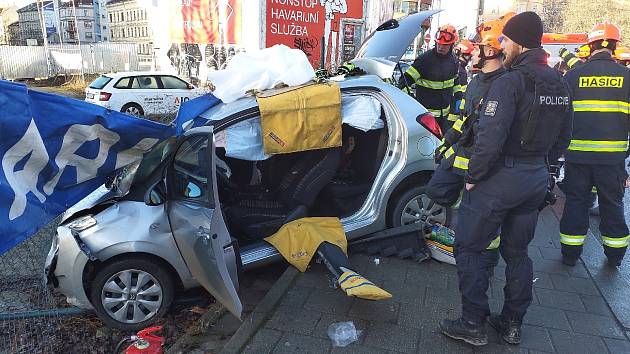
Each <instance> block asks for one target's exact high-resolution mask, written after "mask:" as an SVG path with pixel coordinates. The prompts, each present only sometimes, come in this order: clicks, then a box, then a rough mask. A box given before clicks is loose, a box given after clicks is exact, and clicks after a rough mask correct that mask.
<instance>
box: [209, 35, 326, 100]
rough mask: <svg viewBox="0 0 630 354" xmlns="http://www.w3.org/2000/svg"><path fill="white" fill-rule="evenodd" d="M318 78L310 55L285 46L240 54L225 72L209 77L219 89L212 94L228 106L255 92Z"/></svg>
mask: <svg viewBox="0 0 630 354" xmlns="http://www.w3.org/2000/svg"><path fill="white" fill-rule="evenodd" d="M314 78H315V71H314V70H313V67H312V66H311V64H310V63H309V62H308V58H307V57H306V54H304V52H302V51H301V50H299V49H291V48H289V47H287V46H285V45H281V44H278V45H274V46H273V47H271V48H265V49H262V50H259V51H256V52H251V53H240V54H237V55H236V56H234V58H232V60H231V61H230V63H229V64H228V65H227V68H226V69H225V70H219V71H213V72H210V73H209V74H208V81H210V82H212V84H213V85H214V86H215V87H216V89H215V90H214V91H213V92H212V94H213V95H215V96H216V97H218V98H219V99H221V101H223V102H224V103H230V102H234V101H236V100H237V99H239V98H241V97H245V95H246V94H247V92H249V91H252V90H256V91H262V90H268V89H271V88H274V87H276V86H278V85H280V84H285V85H288V86H297V85H302V84H305V83H307V82H309V81H311V80H312V79H314Z"/></svg>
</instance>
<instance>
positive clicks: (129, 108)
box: [120, 103, 144, 117]
mask: <svg viewBox="0 0 630 354" xmlns="http://www.w3.org/2000/svg"><path fill="white" fill-rule="evenodd" d="M120 111H121V112H122V113H127V114H129V115H132V116H135V117H140V116H142V115H144V110H143V109H142V107H140V105H139V104H137V103H127V104H125V105H124V106H122V108H121V109H120Z"/></svg>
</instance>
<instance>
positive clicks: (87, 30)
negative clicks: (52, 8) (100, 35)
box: [58, 0, 96, 44]
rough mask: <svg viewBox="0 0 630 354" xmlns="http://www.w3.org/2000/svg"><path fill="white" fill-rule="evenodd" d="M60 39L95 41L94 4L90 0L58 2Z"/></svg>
mask: <svg viewBox="0 0 630 354" xmlns="http://www.w3.org/2000/svg"><path fill="white" fill-rule="evenodd" d="M58 16H59V25H60V32H61V39H62V41H63V42H64V43H70V44H75V43H79V42H80V43H94V42H96V35H95V32H96V28H95V27H96V25H95V20H94V4H93V2H92V0H74V4H73V2H72V1H69V2H63V1H60V2H59V7H58Z"/></svg>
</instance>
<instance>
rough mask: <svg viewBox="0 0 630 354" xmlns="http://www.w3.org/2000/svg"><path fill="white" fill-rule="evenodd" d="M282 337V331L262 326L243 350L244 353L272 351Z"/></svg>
mask: <svg viewBox="0 0 630 354" xmlns="http://www.w3.org/2000/svg"><path fill="white" fill-rule="evenodd" d="M280 337H282V332H280V331H275V330H272V329H266V328H262V329H260V330H259V331H258V332H256V334H255V335H254V337H253V338H252V339H251V341H250V342H249V343H248V344H247V346H246V347H245V349H244V350H243V353H244V354H262V353H271V352H272V351H273V348H274V347H275V346H276V343H278V340H280Z"/></svg>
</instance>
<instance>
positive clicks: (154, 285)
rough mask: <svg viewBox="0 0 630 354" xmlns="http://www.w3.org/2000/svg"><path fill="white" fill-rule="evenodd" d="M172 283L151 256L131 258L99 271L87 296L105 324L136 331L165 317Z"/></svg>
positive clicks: (168, 274) (170, 298)
mask: <svg viewBox="0 0 630 354" xmlns="http://www.w3.org/2000/svg"><path fill="white" fill-rule="evenodd" d="M141 277H142V278H141ZM139 281H141V282H142V283H143V284H138V282H139ZM127 282H128V283H129V284H125V283H127ZM134 284H135V286H134ZM174 284H175V283H174V281H173V276H172V275H171V272H170V271H169V270H168V269H166V267H165V266H164V265H162V264H160V263H159V262H156V261H154V260H152V259H150V258H131V257H130V258H126V259H119V260H116V261H113V262H111V263H109V264H107V265H105V266H104V267H102V268H101V269H100V270H98V272H97V273H96V276H95V277H94V280H93V282H92V286H91V289H90V299H91V301H92V305H93V306H94V309H95V310H96V314H97V315H98V316H99V317H100V318H101V320H103V322H105V324H106V325H107V326H108V327H113V328H117V329H120V330H123V331H133V332H135V331H138V330H140V329H143V328H146V327H147V326H148V325H150V324H151V323H153V322H155V321H156V320H157V319H159V318H161V317H162V316H164V314H165V313H166V312H167V311H168V309H169V308H170V306H171V303H172V302H173V298H174V292H175V286H174ZM139 285H140V287H139V288H138V286H139ZM125 309H126V310H125Z"/></svg>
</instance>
